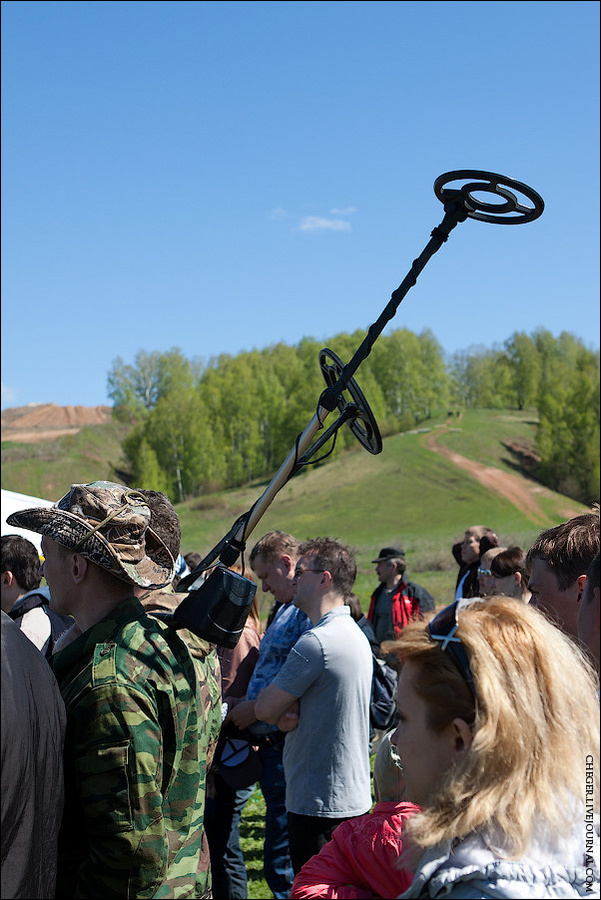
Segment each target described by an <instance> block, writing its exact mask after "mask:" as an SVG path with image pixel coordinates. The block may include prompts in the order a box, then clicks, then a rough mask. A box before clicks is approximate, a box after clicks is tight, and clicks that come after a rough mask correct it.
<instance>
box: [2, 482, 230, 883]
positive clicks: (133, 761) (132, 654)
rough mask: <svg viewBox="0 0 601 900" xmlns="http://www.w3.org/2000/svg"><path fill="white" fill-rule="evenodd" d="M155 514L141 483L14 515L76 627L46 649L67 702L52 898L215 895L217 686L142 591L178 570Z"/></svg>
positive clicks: (94, 488) (97, 488)
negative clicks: (208, 837) (210, 824)
mask: <svg viewBox="0 0 601 900" xmlns="http://www.w3.org/2000/svg"><path fill="white" fill-rule="evenodd" d="M149 521H150V510H149V507H148V505H147V502H146V499H145V498H144V497H143V495H142V494H140V493H138V492H135V491H129V490H128V489H127V488H125V487H123V486H122V485H117V484H114V483H112V482H94V483H92V484H89V485H73V486H72V487H71V490H70V491H69V492H68V493H67V494H66V495H65V496H64V497H63V498H62V499H61V500H60V501H59V502H58V503H57V504H56V506H55V507H52V508H50V509H48V508H42V509H37V508H36V509H30V510H23V511H21V512H19V513H15V514H13V516H11V517H10V524H11V525H16V526H19V527H22V528H27V529H29V530H31V531H35V532H37V533H39V534H41V535H42V536H43V537H42V551H43V554H44V557H45V561H44V576H45V578H46V581H47V582H48V585H49V587H50V592H51V597H52V604H53V607H54V608H55V609H56V610H57V611H58V612H61V613H62V614H69V615H73V617H74V618H75V621H76V623H77V626H78V628H79V629H80V630H81V632H82V633H81V635H79V636H78V637H76V638H75V639H74V640H73V641H72V643H70V644H69V645H68V646H66V647H65V648H64V649H63V650H61V651H60V652H58V653H57V654H56V655H55V656H54V657H53V668H54V671H55V674H56V676H57V679H58V682H59V685H60V688H61V693H62V695H63V699H64V701H65V706H66V709H67V739H66V747H65V762H66V767H65V768H66V771H65V782H66V783H65V795H66V797H65V813H64V816H63V823H62V827H61V834H60V837H59V860H58V879H57V892H56V896H57V897H99V898H100V897H102V898H104V897H120V898H122V897H127V898H129V897H132V898H133V897H136V898H144V897H157V898H160V897H210V883H209V882H210V876H209V873H208V869H207V867H206V863H205V862H204V861H203V860H202V858H201V850H202V844H203V837H204V832H203V824H202V823H203V814H204V793H205V775H206V758H207V750H208V745H209V743H210V742H211V741H213V740H214V739H215V735H216V730H217V731H218V727H219V720H218V707H219V703H218V699H217V698H218V696H219V685H218V682H215V681H214V678H213V673H212V672H211V671H210V666H206V665H205V666H202V665H201V662H202V661H201V660H199V659H198V658H196V659H194V658H193V656H192V655H191V652H190V649H189V647H188V644H187V643H186V640H185V637H184V634H183V633H182V632H178V631H176V630H174V629H172V628H171V627H170V626H169V624H167V623H166V622H164V621H162V620H161V619H160V618H159V617H158V616H156V615H154V614H149V613H148V612H147V611H145V609H144V607H143V605H142V604H141V602H140V600H139V599H138V597H136V592H138V591H139V589H142V590H143V591H144V590H146V591H151V590H161V589H163V588H165V587H166V586H168V585H169V584H170V583H171V580H172V577H173V565H174V562H173V557H172V555H171V553H170V552H169V550H168V549H167V547H166V546H165V543H164V542H163V541H161V540H160V538H159V537H158V536H157V534H156V533H155V532H154V530H153V529H152V528H149V527H148V526H149ZM199 652H200V651H199ZM202 653H204V657H203V658H204V660H205V661H206V659H207V658H208V657H209V656H210V654H211V650H210V649H209V648H208V647H206V648H204V650H203V651H202ZM202 653H201V655H202Z"/></svg>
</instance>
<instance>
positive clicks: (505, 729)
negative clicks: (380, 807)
mask: <svg viewBox="0 0 601 900" xmlns="http://www.w3.org/2000/svg"><path fill="white" fill-rule="evenodd" d="M383 649H384V650H385V652H388V653H389V654H390V653H392V654H393V655H394V658H395V659H396V660H397V664H398V666H399V669H400V676H399V685H398V692H397V702H398V711H399V725H398V727H397V729H396V731H395V732H394V734H393V736H392V741H393V743H394V744H395V745H396V746H397V748H398V751H399V755H400V758H401V763H402V765H403V771H404V776H405V782H406V791H405V795H404V800H406V801H411V802H413V803H415V804H417V805H418V806H420V807H422V812H420V813H419V814H417V815H416V816H414V817H413V818H412V819H411V820H410V821H409V822H408V823H407V827H406V837H408V838H410V839H411V840H413V842H414V845H415V847H416V848H417V849H416V851H415V853H416V854H419V856H418V864H417V872H416V875H415V879H414V881H413V884H412V886H411V887H410V888H409V889H408V890H407V891H406V892H405V893H404V894H403V895H402V897H403V898H412V897H438V896H439V895H444V897H445V898H461V900H466V898H492V897H526V898H527V897H532V898H534V897H536V898H546V897H579V896H593V895H595V893H594V892H595V891H597V896H598V891H599V869H598V846H599V845H598V833H597V829H596V827H595V819H594V814H595V813H597V814H598V797H599V793H598V789H599V783H598V773H599V727H598V715H599V706H598V701H597V696H596V690H597V681H596V676H595V675H594V673H593V670H592V669H591V668H590V666H589V665H588V663H587V662H586V661H585V659H584V656H583V655H582V654H581V653H580V651H579V650H578V648H577V647H576V646H575V644H574V643H573V642H572V641H570V640H569V639H568V638H566V637H565V636H564V635H563V634H562V632H560V631H559V629H557V628H556V627H555V626H554V625H552V624H551V623H550V622H548V621H547V620H546V619H545V617H544V616H543V615H542V614H540V613H539V612H538V611H537V610H536V609H534V608H533V607H532V606H530V605H526V604H523V603H518V602H516V601H515V600H513V599H509V598H506V597H498V596H493V597H491V598H488V599H487V600H486V601H482V600H479V599H475V600H472V601H467V602H466V601H459V602H455V603H454V604H452V605H451V606H449V607H447V608H446V609H444V610H443V611H442V612H440V613H438V615H436V616H435V617H434V619H432V620H431V621H430V623H429V624H428V625H424V624H423V622H416V623H412V624H411V625H409V626H408V627H407V628H406V629H405V630H404V631H403V632H402V634H401V636H400V638H399V639H398V640H397V641H394V642H390V643H388V644H385V645H384V647H383ZM593 801H594V802H593ZM597 822H598V818H597ZM406 846H407V845H406ZM595 856H596V861H595ZM405 862H406V864H407V865H411V863H412V862H415V860H406V861H405Z"/></svg>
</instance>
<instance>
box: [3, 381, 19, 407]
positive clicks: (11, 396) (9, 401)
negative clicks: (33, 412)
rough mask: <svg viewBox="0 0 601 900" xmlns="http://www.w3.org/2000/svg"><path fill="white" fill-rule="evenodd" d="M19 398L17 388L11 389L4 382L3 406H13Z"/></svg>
mask: <svg viewBox="0 0 601 900" xmlns="http://www.w3.org/2000/svg"><path fill="white" fill-rule="evenodd" d="M17 396H18V391H17V390H16V389H15V388H11V387H9V386H8V385H7V384H4V382H2V406H12V405H13V404H14V402H15V401H16V399H17Z"/></svg>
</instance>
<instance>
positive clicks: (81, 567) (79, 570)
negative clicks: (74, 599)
mask: <svg viewBox="0 0 601 900" xmlns="http://www.w3.org/2000/svg"><path fill="white" fill-rule="evenodd" d="M87 571H88V560H87V559H86V558H85V556H80V554H79V553H74V554H73V556H72V557H71V577H72V578H73V581H74V582H75V584H81V583H82V581H83V580H84V579H85V577H86V573H87Z"/></svg>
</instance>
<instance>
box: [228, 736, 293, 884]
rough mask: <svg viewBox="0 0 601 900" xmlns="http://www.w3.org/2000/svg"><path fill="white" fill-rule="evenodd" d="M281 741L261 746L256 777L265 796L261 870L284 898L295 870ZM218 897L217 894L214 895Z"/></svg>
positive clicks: (268, 882) (282, 744) (267, 880)
mask: <svg viewBox="0 0 601 900" xmlns="http://www.w3.org/2000/svg"><path fill="white" fill-rule="evenodd" d="M283 753H284V743H283V741H282V743H281V744H280V745H279V746H269V745H260V746H259V756H260V757H261V762H262V763H263V773H262V775H261V778H260V780H259V784H260V785H261V791H262V793H263V797H264V799H265V843H264V845H263V869H264V873H265V881H266V882H267V884H268V885H269V888H270V890H271V891H272V893H273V896H274V898H275V900H286V898H288V897H289V896H290V888H291V887H292V880H293V878H294V873H293V871H292V865H291V862H290V849H289V847H288V818H287V815H286V780H285V778H284V763H283V761H282V756H283ZM215 896H217V894H215Z"/></svg>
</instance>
